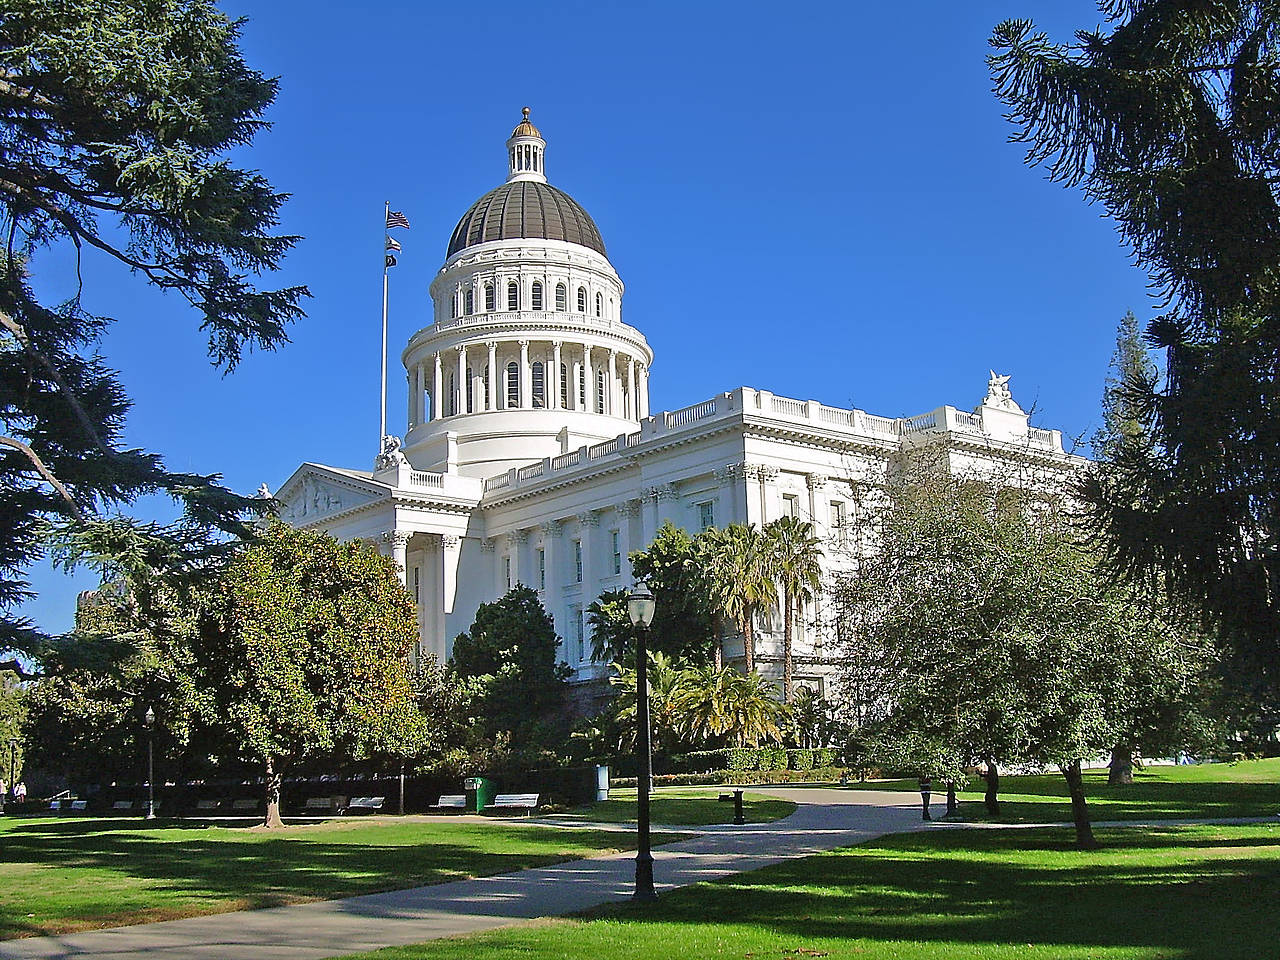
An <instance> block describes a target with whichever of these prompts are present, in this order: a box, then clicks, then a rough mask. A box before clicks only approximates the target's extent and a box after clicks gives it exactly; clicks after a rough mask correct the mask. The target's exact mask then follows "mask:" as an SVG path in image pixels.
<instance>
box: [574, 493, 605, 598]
mask: <svg viewBox="0 0 1280 960" xmlns="http://www.w3.org/2000/svg"><path fill="white" fill-rule="evenodd" d="M599 526H600V515H599V514H597V513H591V512H587V513H580V514H578V530H579V533H578V536H579V537H581V539H582V599H583V601H584V602H583V607H585V606H586V605H587V604H588V603H590V602H591V601H592V600H594V599H595V598H596V597H598V596H600V584H598V583H596V570H595V564H594V563H593V559H594V557H595V545H594V544H593V543H592V541H593V540H594V539H595V536H596V528H598V527H599Z"/></svg>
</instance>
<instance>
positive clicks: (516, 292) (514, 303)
mask: <svg viewBox="0 0 1280 960" xmlns="http://www.w3.org/2000/svg"><path fill="white" fill-rule="evenodd" d="M507 309H508V310H519V309H520V284H518V283H516V282H515V281H514V280H512V281H511V282H510V283H508V284H507Z"/></svg>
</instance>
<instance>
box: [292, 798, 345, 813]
mask: <svg viewBox="0 0 1280 960" xmlns="http://www.w3.org/2000/svg"><path fill="white" fill-rule="evenodd" d="M346 809H347V798H346V797H308V798H307V802H306V803H304V804H303V805H302V810H303V812H304V813H311V812H312V811H320V812H322V813H336V814H342V813H343V812H344V811H345V810H346Z"/></svg>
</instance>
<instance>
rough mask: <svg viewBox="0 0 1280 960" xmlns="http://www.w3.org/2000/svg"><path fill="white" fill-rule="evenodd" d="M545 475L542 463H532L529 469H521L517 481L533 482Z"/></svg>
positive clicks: (517, 472) (518, 471) (517, 474)
mask: <svg viewBox="0 0 1280 960" xmlns="http://www.w3.org/2000/svg"><path fill="white" fill-rule="evenodd" d="M542 474H543V469H542V461H541V460H539V461H538V462H537V463H531V464H529V465H528V466H527V467H521V468H520V469H519V470H517V471H516V479H517V480H532V479H533V478H534V477H540V476H542Z"/></svg>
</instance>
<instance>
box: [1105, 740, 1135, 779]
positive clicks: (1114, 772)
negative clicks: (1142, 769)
mask: <svg viewBox="0 0 1280 960" xmlns="http://www.w3.org/2000/svg"><path fill="white" fill-rule="evenodd" d="M1107 767H1108V770H1109V772H1108V773H1107V786H1109V787H1118V786H1120V785H1122V784H1126V783H1133V746H1132V745H1130V744H1127V743H1118V744H1116V745H1115V746H1114V747H1112V748H1111V762H1110V763H1109V764H1107Z"/></svg>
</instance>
